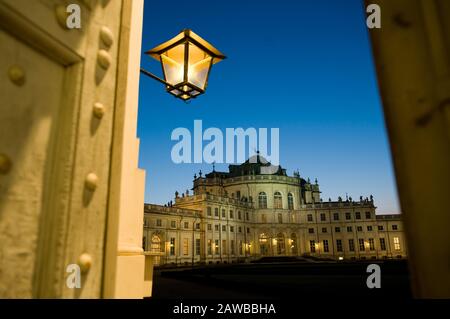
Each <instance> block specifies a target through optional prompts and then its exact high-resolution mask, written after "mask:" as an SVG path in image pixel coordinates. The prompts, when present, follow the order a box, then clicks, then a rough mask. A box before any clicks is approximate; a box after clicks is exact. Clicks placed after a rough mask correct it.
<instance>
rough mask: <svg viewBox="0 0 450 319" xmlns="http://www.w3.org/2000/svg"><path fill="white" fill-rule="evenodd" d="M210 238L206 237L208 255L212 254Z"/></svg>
mask: <svg viewBox="0 0 450 319" xmlns="http://www.w3.org/2000/svg"><path fill="white" fill-rule="evenodd" d="M212 245H213V243H212V239H208V255H212Z"/></svg>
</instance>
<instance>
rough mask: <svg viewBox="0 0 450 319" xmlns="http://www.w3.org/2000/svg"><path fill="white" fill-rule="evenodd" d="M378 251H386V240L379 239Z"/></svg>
mask: <svg viewBox="0 0 450 319" xmlns="http://www.w3.org/2000/svg"><path fill="white" fill-rule="evenodd" d="M380 249H381V250H386V240H385V239H384V238H380Z"/></svg>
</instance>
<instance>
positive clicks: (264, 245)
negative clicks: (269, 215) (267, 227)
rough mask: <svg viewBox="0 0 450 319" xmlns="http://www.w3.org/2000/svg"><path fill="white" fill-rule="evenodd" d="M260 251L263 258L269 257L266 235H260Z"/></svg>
mask: <svg viewBox="0 0 450 319" xmlns="http://www.w3.org/2000/svg"><path fill="white" fill-rule="evenodd" d="M259 250H260V253H261V255H263V256H267V255H269V243H268V237H267V235H266V234H265V233H262V234H261V235H259Z"/></svg>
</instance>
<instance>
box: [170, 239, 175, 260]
mask: <svg viewBox="0 0 450 319" xmlns="http://www.w3.org/2000/svg"><path fill="white" fill-rule="evenodd" d="M170 255H171V256H174V255H175V238H174V237H172V238H170Z"/></svg>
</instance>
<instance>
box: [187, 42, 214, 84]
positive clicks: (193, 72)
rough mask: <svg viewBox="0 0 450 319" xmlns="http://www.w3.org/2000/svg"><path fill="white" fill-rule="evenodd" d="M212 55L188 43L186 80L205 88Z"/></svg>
mask: <svg viewBox="0 0 450 319" xmlns="http://www.w3.org/2000/svg"><path fill="white" fill-rule="evenodd" d="M211 59H212V57H211V56H210V55H209V54H207V53H206V52H205V51H203V50H201V49H200V48H199V47H197V46H196V45H194V44H192V43H189V66H188V82H189V83H192V84H193V85H195V86H197V87H198V88H200V89H202V90H205V88H206V82H207V80H208V73H209V69H210V67H211Z"/></svg>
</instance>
